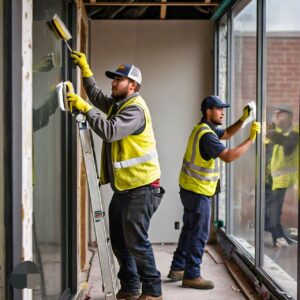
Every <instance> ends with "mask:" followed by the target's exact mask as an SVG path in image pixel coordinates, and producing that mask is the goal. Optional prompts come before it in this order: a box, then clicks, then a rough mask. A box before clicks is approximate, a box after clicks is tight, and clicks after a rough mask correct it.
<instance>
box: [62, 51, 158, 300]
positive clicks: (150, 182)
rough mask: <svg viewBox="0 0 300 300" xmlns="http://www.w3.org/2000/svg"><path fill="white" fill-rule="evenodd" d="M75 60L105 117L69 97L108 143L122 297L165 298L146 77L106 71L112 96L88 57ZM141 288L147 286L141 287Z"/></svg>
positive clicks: (105, 179) (127, 70)
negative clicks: (154, 226)
mask: <svg viewBox="0 0 300 300" xmlns="http://www.w3.org/2000/svg"><path fill="white" fill-rule="evenodd" d="M71 58H72V59H73V61H74V62H75V64H76V65H78V66H79V67H80V69H81V72H82V76H83V84H84V88H85V90H86V93H87V95H88V96H89V99H90V100H91V102H92V103H93V104H94V105H95V106H96V107H97V108H99V109H100V110H102V111H103V112H104V113H105V114H107V118H105V117H104V116H103V115H102V114H100V113H99V112H98V111H97V110H95V109H94V107H93V106H91V105H90V104H89V103H87V102H86V101H84V100H83V99H82V98H81V97H80V96H78V95H76V94H75V93H72V92H70V93H68V95H67V99H68V102H69V106H70V109H71V110H72V108H76V109H77V110H79V111H81V112H83V113H84V114H86V118H87V121H88V123H89V125H90V127H91V128H92V129H93V130H94V131H95V133H96V134H98V135H99V136H100V137H101V138H102V139H103V146H102V157H101V176H100V183H101V184H106V183H110V184H111V187H112V189H113V190H114V195H113V197H112V200H111V203H110V206H109V225H110V226H109V227H110V238H111V244H112V249H113V251H114V254H115V256H116V257H117V259H118V262H119V265H120V270H119V272H118V278H119V279H120V283H121V289H120V290H119V292H118V293H117V295H116V298H117V299H127V300H135V299H139V300H155V299H159V300H162V299H163V298H162V291H161V279H160V272H159V271H158V270H157V269H156V265H155V259H154V255H153V250H152V246H151V244H150V242H149V240H148V228H149V225H150V219H151V217H152V215H153V213H154V212H155V211H156V209H157V208H158V206H159V204H160V201H161V199H162V196H163V194H164V189H163V188H162V187H160V167H159V162H158V156H157V150H156V143H155V138H154V133H153V128H152V122H151V116H150V112H149V109H148V107H147V105H146V103H145V101H144V100H143V98H142V97H141V96H140V95H139V89H140V85H141V83H142V75H141V72H140V70H139V69H138V68H137V67H135V66H134V65H130V64H125V65H121V66H119V67H118V69H117V70H116V71H107V72H106V73H105V74H106V76H107V77H109V78H111V79H113V81H112V94H111V97H108V96H106V95H104V94H103V93H102V91H101V89H100V88H99V87H98V86H97V84H96V82H95V80H94V78H93V73H92V71H91V69H90V68H89V65H88V63H87V60H86V57H85V55H84V54H83V53H80V52H77V51H73V52H72V53H71ZM141 284H142V286H141Z"/></svg>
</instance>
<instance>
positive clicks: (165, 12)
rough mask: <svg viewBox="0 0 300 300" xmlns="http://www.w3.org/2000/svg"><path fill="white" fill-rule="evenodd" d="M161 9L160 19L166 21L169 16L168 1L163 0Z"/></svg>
mask: <svg viewBox="0 0 300 300" xmlns="http://www.w3.org/2000/svg"><path fill="white" fill-rule="evenodd" d="M161 3H162V5H161V7H160V19H161V20H164V19H165V18H166V15H167V5H166V3H167V0H161Z"/></svg>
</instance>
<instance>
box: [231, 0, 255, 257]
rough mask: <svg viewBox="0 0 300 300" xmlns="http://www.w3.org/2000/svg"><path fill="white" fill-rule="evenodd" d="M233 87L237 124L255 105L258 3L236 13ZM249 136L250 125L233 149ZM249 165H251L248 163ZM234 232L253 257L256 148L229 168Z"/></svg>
mask: <svg viewBox="0 0 300 300" xmlns="http://www.w3.org/2000/svg"><path fill="white" fill-rule="evenodd" d="M232 42H233V45H232V47H233V61H232V66H233V85H232V105H231V108H230V111H231V120H232V121H233V122H235V121H236V120H237V119H238V118H239V117H240V116H241V115H242V112H243V107H244V106H245V105H246V104H247V103H248V102H249V101H254V102H256V1H251V2H250V3H248V5H247V6H243V7H238V8H236V9H235V10H234V11H233V40H232ZM248 136H249V125H248V126H246V127H245V128H242V129H241V130H240V131H239V132H238V133H237V134H236V135H235V136H234V138H233V139H232V144H231V147H235V146H237V145H239V144H240V143H242V142H243V141H244V140H245V139H246V138H247V137H248ZM249 162H250V163H249ZM230 168H231V175H230V176H231V177H230V181H231V190H230V199H231V201H232V233H233V234H234V235H235V236H236V237H237V238H238V239H239V241H240V243H241V244H242V245H243V246H244V247H245V248H246V250H248V251H249V252H250V254H251V255H254V247H252V246H253V245H254V236H255V235H254V224H255V147H253V146H252V147H251V149H250V150H248V151H247V152H246V153H245V154H244V155H243V156H242V157H240V158H239V159H238V160H236V161H234V162H233V163H231V165H230Z"/></svg>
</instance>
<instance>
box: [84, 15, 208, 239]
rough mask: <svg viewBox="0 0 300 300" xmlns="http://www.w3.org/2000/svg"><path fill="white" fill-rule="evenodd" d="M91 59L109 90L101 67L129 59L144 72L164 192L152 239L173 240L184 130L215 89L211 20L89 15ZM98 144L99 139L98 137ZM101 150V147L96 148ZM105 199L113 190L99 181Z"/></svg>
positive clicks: (144, 90) (98, 78)
mask: <svg viewBox="0 0 300 300" xmlns="http://www.w3.org/2000/svg"><path fill="white" fill-rule="evenodd" d="M90 49H91V57H90V65H91V67H92V70H93V72H94V76H95V78H96V81H97V82H98V84H99V85H100V86H101V87H102V89H103V91H104V92H105V93H106V94H109V95H110V92H111V80H110V79H108V78H106V77H105V75H104V72H105V70H110V69H112V70H115V69H116V68H117V67H118V66H119V65H120V64H123V63H133V64H135V65H137V66H138V67H139V68H140V69H141V71H142V74H143V84H142V88H141V91H140V93H141V95H142V96H143V98H144V99H145V100H146V102H147V104H148V106H149V108H150V111H151V115H152V121H153V126H154V132H155V136H156V141H157V148H158V153H159V160H160V164H161V169H162V177H161V184H162V186H163V187H164V188H165V189H166V194H165V197H164V198H163V201H162V204H161V206H160V207H159V209H158V211H157V212H156V213H155V215H154V216H153V218H152V223H151V227H150V232H149V234H150V241H151V242H165V243H166V242H177V240H178V236H179V233H180V231H179V230H175V229H174V222H175V221H179V222H180V226H181V225H182V212H183V207H182V204H181V202H180V198H179V194H178V191H179V187H178V176H179V171H180V168H181V162H182V158H183V154H184V151H185V147H186V143H187V139H188V136H189V134H190V131H191V129H192V128H193V126H194V124H195V123H196V122H198V120H200V102H201V100H202V99H203V98H204V97H205V96H206V95H209V94H211V93H212V91H213V54H212V49H213V26H212V23H211V22H210V21H191V20H188V21H123V20H122V21H121V20H113V21H106V20H105V21H92V22H91V48H90ZM97 143H98V146H97V147H99V148H100V145H99V144H101V140H99V139H98V140H97ZM98 153H100V149H99V151H98ZM102 192H103V193H102V194H103V197H104V198H105V201H106V203H107V205H108V203H109V201H110V198H111V195H112V192H111V190H110V188H109V187H108V186H104V187H102Z"/></svg>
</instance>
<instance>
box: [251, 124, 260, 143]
mask: <svg viewBox="0 0 300 300" xmlns="http://www.w3.org/2000/svg"><path fill="white" fill-rule="evenodd" d="M258 133H260V123H259V122H253V123H252V125H251V128H250V134H249V139H250V140H251V141H252V142H254V141H255V139H256V135H257V134H258Z"/></svg>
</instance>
